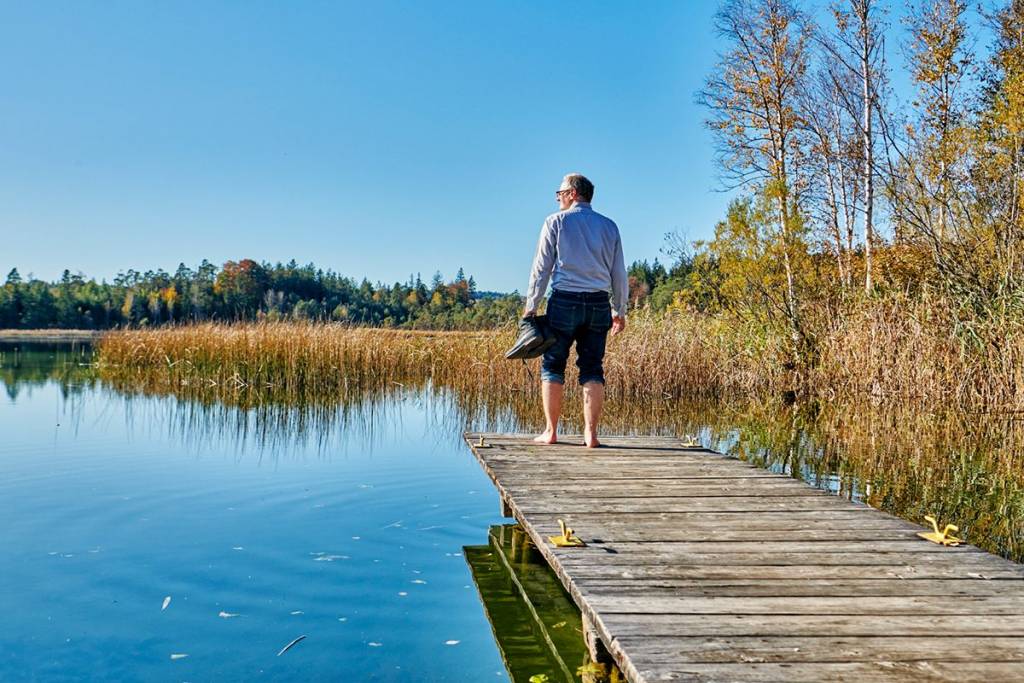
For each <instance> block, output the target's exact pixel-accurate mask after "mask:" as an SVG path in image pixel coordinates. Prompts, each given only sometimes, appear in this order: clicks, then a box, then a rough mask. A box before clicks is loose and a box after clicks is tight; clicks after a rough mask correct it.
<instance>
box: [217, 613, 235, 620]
mask: <svg viewBox="0 0 1024 683" xmlns="http://www.w3.org/2000/svg"><path fill="white" fill-rule="evenodd" d="M217 616H218V617H220V618H221V619H231V618H232V617H237V616H238V615H237V614H235V613H234V612H221V613H220V614H218V615H217Z"/></svg>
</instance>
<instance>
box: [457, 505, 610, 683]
mask: <svg viewBox="0 0 1024 683" xmlns="http://www.w3.org/2000/svg"><path fill="white" fill-rule="evenodd" d="M462 553H463V555H464V556H465V557H466V562H467V563H468V564H469V566H470V568H471V569H472V572H473V581H474V583H475V584H476V587H477V590H478V592H479V593H480V600H481V602H482V603H483V605H484V610H485V611H486V612H487V619H488V620H489V621H490V622H491V628H492V629H493V631H494V639H495V642H497V644H498V649H499V650H500V651H501V655H502V659H503V660H504V662H505V667H506V669H507V670H508V674H509V678H510V679H511V680H512V681H513V683H537V682H538V681H543V682H545V683H556V682H564V683H575V682H576V681H579V680H580V678H581V674H582V679H583V680H584V681H586V682H587V683H614V682H615V681H619V680H623V679H622V678H621V674H620V672H619V671H618V669H616V668H615V667H614V665H612V666H610V667H609V666H607V665H604V664H597V663H595V662H593V661H591V659H590V654H589V652H588V650H587V646H586V644H585V642H584V639H583V625H582V616H581V614H580V611H579V610H578V609H577V608H576V605H575V603H573V601H572V598H570V597H569V596H568V595H567V594H566V592H565V591H564V590H563V588H562V585H561V584H560V583H559V581H558V579H557V577H555V575H554V574H553V573H552V572H551V570H550V569H549V568H548V566H547V563H546V562H545V561H544V558H543V557H542V556H541V554H540V553H539V552H538V551H537V549H536V548H535V547H534V546H533V544H532V543H531V542H530V539H529V537H528V536H527V534H526V533H525V532H524V531H523V530H522V529H521V528H520V527H519V526H518V525H514V524H503V525H496V526H492V527H491V528H490V531H489V533H488V544H487V545H478V546H466V547H464V548H463V549H462Z"/></svg>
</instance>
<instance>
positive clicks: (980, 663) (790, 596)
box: [466, 434, 1024, 683]
mask: <svg viewBox="0 0 1024 683" xmlns="http://www.w3.org/2000/svg"><path fill="white" fill-rule="evenodd" d="M480 436H483V437H484V440H485V443H486V444H488V446H489V447H487V448H479V447H477V443H478V439H479V437H480ZM466 441H467V443H468V444H469V445H470V447H471V448H472V450H473V453H474V454H475V455H476V457H477V459H478V460H479V461H480V464H481V465H482V466H483V468H484V470H485V471H486V472H487V474H488V475H489V476H490V477H491V479H492V481H493V482H494V484H495V486H496V487H497V489H498V492H499V495H500V496H501V500H502V505H503V509H505V510H506V511H508V512H509V513H511V515H512V516H514V517H515V518H516V519H517V521H518V522H519V523H520V524H521V525H522V526H523V528H524V529H525V530H526V532H527V533H528V534H529V535H530V538H531V539H532V540H533V542H534V543H535V544H536V545H537V547H538V548H539V549H540V551H541V552H542V554H543V555H544V557H545V558H546V559H547V561H548V563H549V564H550V565H551V567H552V569H553V570H554V571H555V573H556V574H557V575H558V577H559V579H560V580H561V581H562V584H563V585H564V586H565V588H566V590H567V591H568V592H569V594H570V595H571V596H572V597H573V599H574V600H575V601H576V604H577V605H578V606H579V608H580V610H581V611H582V612H583V614H584V617H585V618H586V619H587V620H589V622H590V623H591V624H592V625H593V628H594V629H595V631H596V633H597V635H598V636H599V638H600V639H601V641H602V642H603V644H604V646H605V647H606V648H607V650H608V652H609V653H610V654H611V656H612V657H613V658H614V659H615V661H616V663H617V664H618V665H619V668H620V669H621V670H622V671H623V673H625V674H626V677H627V678H628V679H629V680H630V681H757V682H762V681H825V680H828V681H985V682H986V683H994V682H996V681H1019V680H1024V565H1019V564H1016V563H1013V562H1010V561H1007V560H1004V559H1002V558H999V557H996V556H994V555H991V554H989V553H986V552H984V551H982V550H979V549H978V548H975V547H973V546H969V545H965V546H961V547H958V548H943V547H941V546H938V545H935V544H932V543H929V542H927V541H925V540H923V539H920V538H918V537H917V535H916V534H917V532H918V531H921V530H922V528H921V527H919V526H917V525H915V524H911V523H908V522H906V521H903V520H900V519H896V518H894V517H891V516H889V515H886V514H884V513H882V512H879V511H877V510H874V509H872V508H870V507H868V506H866V505H862V504H858V503H854V502H851V501H848V500H845V499H843V498H839V497H837V496H833V495H830V494H828V493H825V492H822V491H819V490H817V489H814V488H812V487H810V486H808V485H806V484H804V483H802V482H798V481H795V480H793V479H790V478H788V477H785V476H782V475H777V474H773V473H771V472H767V471H765V470H762V469H759V468H757V467H755V466H753V465H751V464H749V463H746V462H742V461H740V460H737V459H734V458H729V457H726V456H723V455H721V454H718V453H714V452H711V451H707V450H704V449H699V448H687V447H684V446H682V445H681V443H680V441H679V440H678V439H674V438H670V437H606V438H605V439H603V441H604V443H605V445H606V447H605V448H601V449H598V450H596V451H592V450H587V449H585V448H583V447H582V446H581V445H580V439H579V437H576V438H573V437H563V443H560V444H558V445H555V446H542V445H539V444H534V443H533V442H532V441H531V439H530V437H528V436H523V435H510V434H483V435H481V434H467V435H466ZM558 519H564V520H565V521H566V523H567V524H569V526H571V527H572V528H574V529H575V530H576V533H577V535H578V536H580V537H581V538H582V539H583V540H584V541H586V542H587V544H588V545H587V547H585V548H555V547H554V546H553V545H552V544H551V543H550V542H549V541H548V536H552V535H555V534H557V533H558ZM954 521H955V520H954Z"/></svg>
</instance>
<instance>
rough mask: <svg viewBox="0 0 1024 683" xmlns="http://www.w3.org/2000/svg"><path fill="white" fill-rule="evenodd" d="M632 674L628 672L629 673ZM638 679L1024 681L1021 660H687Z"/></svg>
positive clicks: (643, 672) (697, 682)
mask: <svg viewBox="0 0 1024 683" xmlns="http://www.w3.org/2000/svg"><path fill="white" fill-rule="evenodd" d="M628 675H629V674H628V673H627V676H628ZM630 680H638V681H690V682H691V683H704V682H706V681H707V682H710V681H732V682H733V683H765V682H766V681H778V682H779V683H821V681H856V682H857V683H880V682H882V681H886V682H889V681H929V682H931V681H954V682H956V683H992V682H993V681H1020V680H1024V664H1022V663H1020V662H960V661H954V662H948V661H926V662H888V661H878V662H828V663H808V664H800V665H794V664H789V663H786V664H773V663H766V664H760V663H756V662H749V663H748V662H744V663H740V664H685V665H681V666H679V667H678V668H675V667H673V668H666V667H658V668H649V669H648V668H644V669H637V670H635V671H634V673H633V676H632V677H630Z"/></svg>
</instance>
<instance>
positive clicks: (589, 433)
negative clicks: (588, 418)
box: [583, 429, 601, 448]
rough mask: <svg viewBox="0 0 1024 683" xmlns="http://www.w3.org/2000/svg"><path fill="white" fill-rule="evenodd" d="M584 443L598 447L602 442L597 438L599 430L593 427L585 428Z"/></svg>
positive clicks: (587, 445) (588, 446) (590, 446)
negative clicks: (594, 429) (596, 430)
mask: <svg viewBox="0 0 1024 683" xmlns="http://www.w3.org/2000/svg"><path fill="white" fill-rule="evenodd" d="M583 444H584V445H585V446H586V447H587V448H597V447H598V446H600V445H601V442H600V441H598V440H597V432H595V431H593V430H592V429H584V430H583Z"/></svg>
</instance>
